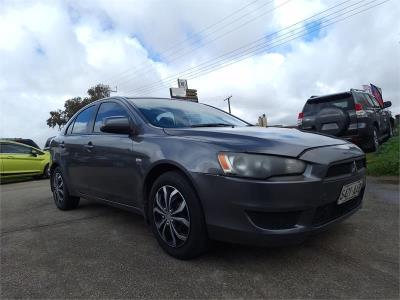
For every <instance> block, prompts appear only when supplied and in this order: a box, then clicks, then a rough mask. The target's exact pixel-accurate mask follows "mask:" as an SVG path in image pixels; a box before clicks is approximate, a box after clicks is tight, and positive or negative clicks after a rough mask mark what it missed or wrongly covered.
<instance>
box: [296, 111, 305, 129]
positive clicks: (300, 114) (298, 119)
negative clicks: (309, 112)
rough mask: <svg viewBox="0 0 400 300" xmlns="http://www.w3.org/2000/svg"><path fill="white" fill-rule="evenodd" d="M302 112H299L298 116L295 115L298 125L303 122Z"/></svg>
mask: <svg viewBox="0 0 400 300" xmlns="http://www.w3.org/2000/svg"><path fill="white" fill-rule="evenodd" d="M303 117H304V113H303V112H300V113H299V116H298V117H297V125H298V126H300V125H301V124H302V123H303Z"/></svg>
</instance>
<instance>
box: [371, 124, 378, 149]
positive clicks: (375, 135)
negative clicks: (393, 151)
mask: <svg viewBox="0 0 400 300" xmlns="http://www.w3.org/2000/svg"><path fill="white" fill-rule="evenodd" d="M370 144H371V147H370V150H371V151H372V152H375V151H377V150H378V148H379V136H378V129H377V128H376V127H374V129H373V131H372V137H371V141H370Z"/></svg>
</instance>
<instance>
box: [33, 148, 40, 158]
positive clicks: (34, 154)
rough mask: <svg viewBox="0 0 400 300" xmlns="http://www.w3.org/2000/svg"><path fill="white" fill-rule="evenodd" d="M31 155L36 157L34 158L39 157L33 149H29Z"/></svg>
mask: <svg viewBox="0 0 400 300" xmlns="http://www.w3.org/2000/svg"><path fill="white" fill-rule="evenodd" d="M31 155H32V156H34V157H36V156H38V155H39V152H38V151H37V150H35V149H31Z"/></svg>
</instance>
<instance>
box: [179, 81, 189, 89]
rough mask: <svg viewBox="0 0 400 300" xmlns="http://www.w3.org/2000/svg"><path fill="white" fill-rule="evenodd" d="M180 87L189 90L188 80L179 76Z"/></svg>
mask: <svg viewBox="0 0 400 300" xmlns="http://www.w3.org/2000/svg"><path fill="white" fill-rule="evenodd" d="M178 87H179V88H183V89H185V90H187V89H188V84H187V80H186V79H179V78H178Z"/></svg>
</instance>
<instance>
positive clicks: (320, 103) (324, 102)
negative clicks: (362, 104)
mask: <svg viewBox="0 0 400 300" xmlns="http://www.w3.org/2000/svg"><path fill="white" fill-rule="evenodd" d="M327 107H335V108H340V109H343V110H345V111H348V110H351V109H354V103H353V100H352V97H351V96H348V97H344V98H338V97H335V98H331V99H330V98H323V99H310V100H308V101H307V103H306V105H305V106H304V109H303V114H304V116H305V117H307V116H312V115H316V114H317V113H318V112H319V111H321V110H322V109H324V108H327Z"/></svg>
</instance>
